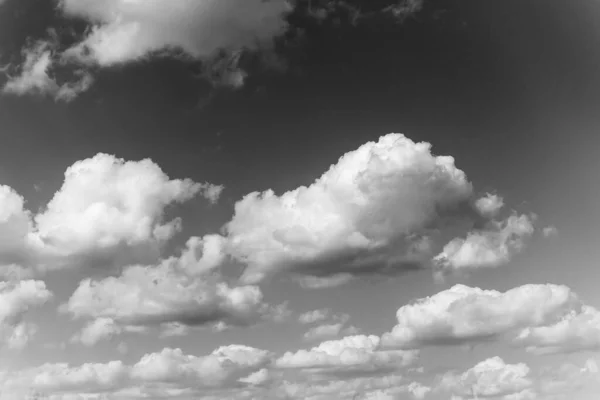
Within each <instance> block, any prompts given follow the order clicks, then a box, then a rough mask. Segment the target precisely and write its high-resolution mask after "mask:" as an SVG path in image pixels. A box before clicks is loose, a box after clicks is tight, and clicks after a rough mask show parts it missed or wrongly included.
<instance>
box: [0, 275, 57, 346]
mask: <svg viewBox="0 0 600 400" xmlns="http://www.w3.org/2000/svg"><path fill="white" fill-rule="evenodd" d="M50 299H52V293H51V292H50V291H49V290H48V289H46V284H45V283H44V282H42V281H34V280H26V281H19V282H0V346H2V345H6V346H8V347H9V348H13V349H19V348H22V347H23V346H24V345H25V344H26V343H27V342H28V341H29V339H30V338H31V337H32V336H33V335H34V334H35V333H36V331H37V328H36V326H35V325H34V324H31V323H28V322H25V321H23V318H24V317H25V315H26V314H27V312H28V311H29V310H30V309H31V308H35V307H40V306H42V305H44V304H45V303H47V302H48V301H49V300H50Z"/></svg>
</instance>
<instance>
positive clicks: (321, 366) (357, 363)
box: [275, 335, 418, 375]
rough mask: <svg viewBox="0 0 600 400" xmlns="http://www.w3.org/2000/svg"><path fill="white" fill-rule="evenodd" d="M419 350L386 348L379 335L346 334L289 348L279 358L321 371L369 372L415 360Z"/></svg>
mask: <svg viewBox="0 0 600 400" xmlns="http://www.w3.org/2000/svg"><path fill="white" fill-rule="evenodd" d="M417 357H418V352H417V351H402V350H383V349H381V348H380V339H379V337H377V336H374V335H370V336H365V335H356V336H346V337H344V338H342V339H339V340H329V341H325V342H323V343H321V344H319V345H318V346H317V347H313V348H312V349H310V350H298V351H297V352H286V353H285V354H284V355H282V356H281V357H280V358H279V359H277V361H276V363H275V364H276V366H277V367H279V368H295V369H303V370H310V371H312V372H315V373H319V374H329V375H343V374H349V373H350V374H357V375H360V374H367V373H373V372H381V371H387V372H389V371H391V370H396V369H398V368H401V367H403V366H407V365H409V364H411V363H413V362H414V361H415V360H416V359H417Z"/></svg>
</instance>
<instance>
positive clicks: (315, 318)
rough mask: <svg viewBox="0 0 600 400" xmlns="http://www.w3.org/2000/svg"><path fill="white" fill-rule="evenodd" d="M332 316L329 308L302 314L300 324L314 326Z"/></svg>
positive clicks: (299, 318)
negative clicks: (313, 324)
mask: <svg viewBox="0 0 600 400" xmlns="http://www.w3.org/2000/svg"><path fill="white" fill-rule="evenodd" d="M330 314H331V310H329V309H327V308H323V309H320V310H312V311H307V312H305V313H303V314H300V316H299V317H298V322H300V323H301V324H312V323H315V322H320V321H324V320H326V319H327V318H328V317H329V315H330Z"/></svg>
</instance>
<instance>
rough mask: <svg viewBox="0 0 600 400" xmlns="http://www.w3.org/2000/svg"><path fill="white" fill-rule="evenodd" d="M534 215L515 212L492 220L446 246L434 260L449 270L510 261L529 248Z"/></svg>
mask: <svg viewBox="0 0 600 400" xmlns="http://www.w3.org/2000/svg"><path fill="white" fill-rule="evenodd" d="M533 219H534V218H533V217H531V216H528V215H511V216H510V217H508V218H507V219H506V220H504V221H492V222H490V224H489V227H488V228H487V229H483V230H478V231H473V232H469V233H468V234H467V237H466V238H464V239H463V238H455V239H453V240H451V241H450V242H449V243H448V244H446V245H445V246H444V249H443V251H442V252H441V253H440V254H438V255H437V256H436V257H435V258H434V262H435V263H436V264H437V265H438V266H439V267H441V268H442V269H445V270H461V269H465V268H493V267H497V266H499V265H502V264H505V263H507V262H509V261H510V260H511V258H512V256H513V255H514V254H516V253H519V252H520V251H521V250H523V248H524V247H525V239H527V238H528V237H529V236H531V235H532V234H533V231H534V228H533Z"/></svg>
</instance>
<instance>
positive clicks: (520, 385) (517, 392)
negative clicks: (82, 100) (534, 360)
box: [441, 357, 535, 400]
mask: <svg viewBox="0 0 600 400" xmlns="http://www.w3.org/2000/svg"><path fill="white" fill-rule="evenodd" d="M529 375H530V369H529V367H528V366H527V365H526V364H524V363H519V364H506V363H505V362H504V360H502V359H501V358H500V357H493V358H489V359H487V360H485V361H482V362H480V363H479V364H477V365H475V366H474V367H473V368H471V369H469V370H467V371H465V372H464V373H462V374H460V375H458V374H455V373H448V374H446V375H445V376H444V378H443V380H442V383H441V388H442V389H443V390H445V391H447V392H450V393H451V394H453V395H455V396H461V398H472V396H480V397H481V398H494V399H499V400H500V399H503V400H516V399H526V398H535V397H526V396H532V395H533V392H532V389H531V388H532V387H533V381H532V379H531V378H530V376H529Z"/></svg>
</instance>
